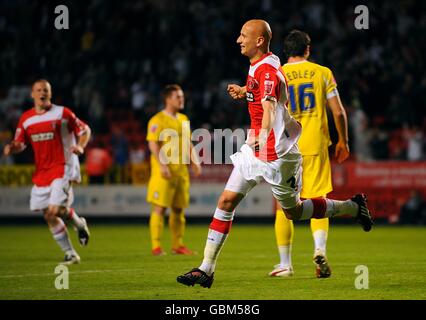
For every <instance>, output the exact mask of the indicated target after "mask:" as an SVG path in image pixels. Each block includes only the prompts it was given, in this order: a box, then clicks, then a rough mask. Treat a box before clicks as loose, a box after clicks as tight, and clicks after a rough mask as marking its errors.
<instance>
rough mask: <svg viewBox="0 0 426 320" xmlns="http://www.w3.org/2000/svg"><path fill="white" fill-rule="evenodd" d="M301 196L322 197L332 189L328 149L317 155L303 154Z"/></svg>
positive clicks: (306, 197)
mask: <svg viewBox="0 0 426 320" xmlns="http://www.w3.org/2000/svg"><path fill="white" fill-rule="evenodd" d="M302 167H303V173H302V192H301V193H300V197H301V198H305V199H308V198H317V197H322V196H324V195H326V194H328V193H330V192H331V191H332V190H333V185H332V181H331V166H330V159H329V156H328V149H324V150H323V151H322V152H320V153H319V154H318V155H314V156H303V165H302Z"/></svg>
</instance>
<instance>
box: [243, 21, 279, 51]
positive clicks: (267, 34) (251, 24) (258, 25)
mask: <svg viewBox="0 0 426 320" xmlns="http://www.w3.org/2000/svg"><path fill="white" fill-rule="evenodd" d="M244 26H246V27H247V28H249V29H251V30H252V31H253V32H254V33H255V35H256V36H257V37H263V38H265V43H267V44H268V46H269V43H270V42H271V39H272V31H271V27H270V26H269V23H267V22H266V21H265V20H260V19H253V20H249V21H247V22H246V23H245V24H244ZM244 26H243V28H244Z"/></svg>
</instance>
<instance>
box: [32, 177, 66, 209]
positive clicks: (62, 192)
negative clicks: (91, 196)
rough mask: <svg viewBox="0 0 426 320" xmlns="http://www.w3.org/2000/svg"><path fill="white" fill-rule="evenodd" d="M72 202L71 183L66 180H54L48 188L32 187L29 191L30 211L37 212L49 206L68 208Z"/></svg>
mask: <svg viewBox="0 0 426 320" xmlns="http://www.w3.org/2000/svg"><path fill="white" fill-rule="evenodd" d="M73 201H74V192H73V189H72V183H71V182H70V181H69V180H68V179H62V178H59V179H55V180H53V181H52V183H51V184H50V186H47V187H38V186H33V188H32V189H31V200H30V209H31V211H39V210H44V209H46V208H47V207H48V206H49V205H54V206H60V207H70V206H71V204H72V203H73Z"/></svg>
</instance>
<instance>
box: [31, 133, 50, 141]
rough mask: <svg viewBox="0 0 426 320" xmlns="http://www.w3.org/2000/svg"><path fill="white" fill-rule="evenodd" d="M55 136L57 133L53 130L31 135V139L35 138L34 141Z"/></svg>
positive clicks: (45, 139)
mask: <svg viewBox="0 0 426 320" xmlns="http://www.w3.org/2000/svg"><path fill="white" fill-rule="evenodd" d="M54 136H55V134H54V133H53V132H43V133H37V134H32V135H31V140H33V142H40V141H47V140H53V138H54Z"/></svg>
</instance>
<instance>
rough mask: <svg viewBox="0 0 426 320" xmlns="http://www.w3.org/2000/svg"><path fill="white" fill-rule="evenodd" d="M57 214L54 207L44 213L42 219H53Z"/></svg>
mask: <svg viewBox="0 0 426 320" xmlns="http://www.w3.org/2000/svg"><path fill="white" fill-rule="evenodd" d="M58 214H59V209H58V208H56V207H49V208H47V209H46V210H45V211H44V217H45V219H46V220H49V219H52V218H55V217H56V216H57V215H58Z"/></svg>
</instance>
